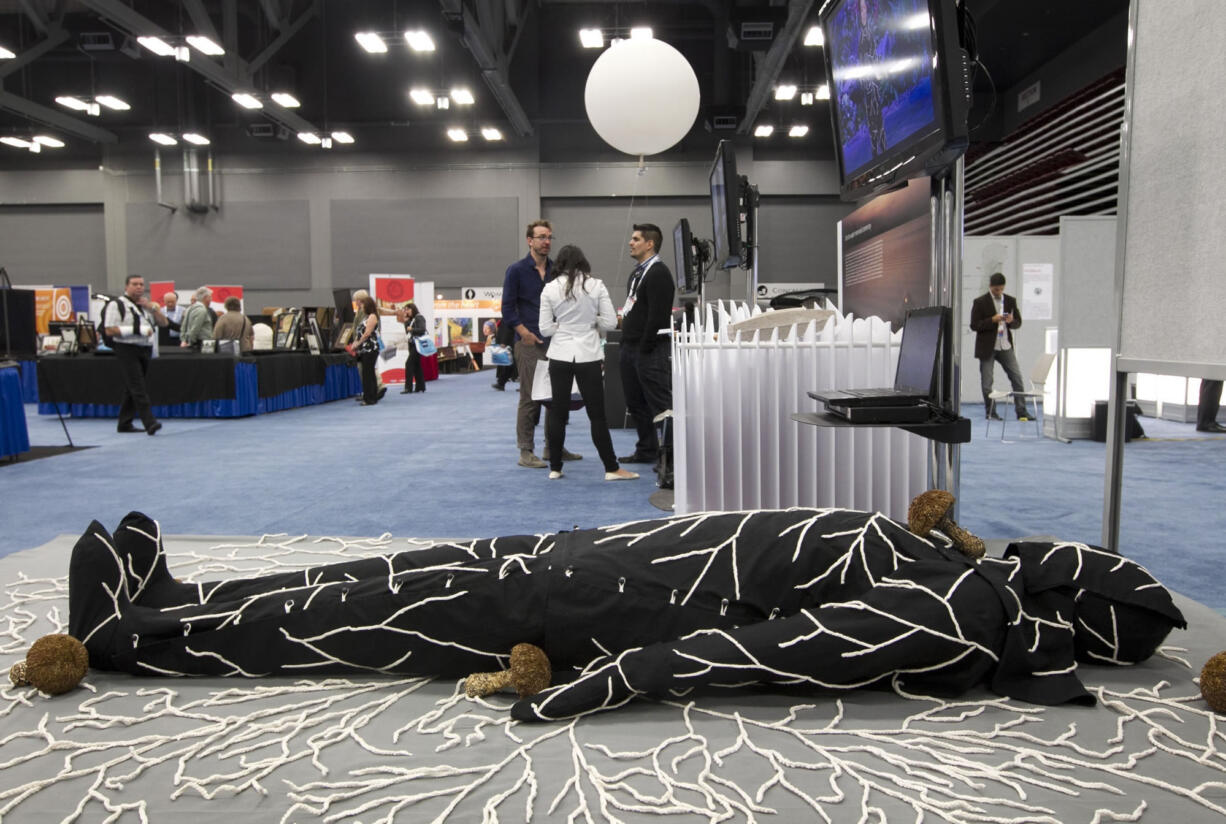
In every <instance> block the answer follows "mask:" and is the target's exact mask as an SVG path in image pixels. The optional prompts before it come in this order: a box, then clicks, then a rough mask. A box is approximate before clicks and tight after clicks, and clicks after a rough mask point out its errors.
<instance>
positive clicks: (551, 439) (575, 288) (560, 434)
mask: <svg viewBox="0 0 1226 824" xmlns="http://www.w3.org/2000/svg"><path fill="white" fill-rule="evenodd" d="M553 270H554V272H555V273H556V277H554V279H553V280H551V281H550V282H549V283H547V284H545V289H544V290H543V291H542V292H541V317H540V327H541V334H542V335H543V336H544V337H546V338H548V339H549V351H548V352H547V354H546V356H547V357H548V359H549V383H550V388H551V389H552V390H553V400H552V401H551V403H550V404H549V414H548V415H547V416H546V417H545V442H546V443H547V444H549V470H550V472H549V478H550V480H557V479H558V478H561V477H562V455H563V448H562V445H563V442H564V441H565V439H566V422H567V420H568V419H569V417H570V388H571V384H572V383H577V384H578V385H579V395H580V396H581V397H582V398H583V404H584V406H586V407H587V417H588V420H589V421H591V424H592V443H593V444H595V446H596V451H597V452H599V453H600V460H601V461H602V462H603V463H604V470H605V471H604V479H605V480H606V481H625V480H632V479H634V478H637V477H638V473H636V472H630V471H628V470H625V469H622V468H621V467H620V465H619V464H618V463H617V455H616V454H615V453H614V452H613V439H612V438H611V437H610V436H609V424H608V422H607V421H606V420H605V414H604V349H603V348H602V347H601V336H600V332H601V331H606V332H607V331H608V330H610V329H615V328H616V327H617V315H616V314H615V313H614V311H613V301H612V300H610V299H609V290H608V289H607V288H605V285H604V283H602V282H601V281H600V280H599V279H597V278H594V277H592V275H591V272H592V266H591V264H590V263H588V262H587V258H586V257H584V256H583V250H582V249H580V248H579V247H578V246H564V247H562V251H560V252H558V258H557V260H555V261H554V264H553Z"/></svg>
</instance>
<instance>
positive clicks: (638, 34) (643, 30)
mask: <svg viewBox="0 0 1226 824" xmlns="http://www.w3.org/2000/svg"><path fill="white" fill-rule="evenodd" d="M630 39H631V40H650V39H651V26H635V27H634V28H632V29H631V30H630Z"/></svg>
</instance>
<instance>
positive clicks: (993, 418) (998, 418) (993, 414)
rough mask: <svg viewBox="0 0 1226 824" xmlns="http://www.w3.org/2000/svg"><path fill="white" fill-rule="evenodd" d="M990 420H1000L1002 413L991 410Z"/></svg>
mask: <svg viewBox="0 0 1226 824" xmlns="http://www.w3.org/2000/svg"><path fill="white" fill-rule="evenodd" d="M988 420H990V421H998V420H1000V415H997V414H996V413H995V412H990V413H988Z"/></svg>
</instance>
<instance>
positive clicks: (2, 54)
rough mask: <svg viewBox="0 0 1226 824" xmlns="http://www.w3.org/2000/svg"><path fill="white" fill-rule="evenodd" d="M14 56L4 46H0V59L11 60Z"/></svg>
mask: <svg viewBox="0 0 1226 824" xmlns="http://www.w3.org/2000/svg"><path fill="white" fill-rule="evenodd" d="M16 56H17V55H16V54H14V53H13V52H11V51H9V50H8V49H6V48H4V46H0V60H12V59H13V58H14V57H16Z"/></svg>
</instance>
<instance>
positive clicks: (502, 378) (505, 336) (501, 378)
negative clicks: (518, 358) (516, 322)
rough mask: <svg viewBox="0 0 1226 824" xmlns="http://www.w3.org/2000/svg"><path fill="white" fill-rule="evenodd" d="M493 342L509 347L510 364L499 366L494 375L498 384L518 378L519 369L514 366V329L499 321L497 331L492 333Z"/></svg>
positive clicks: (504, 383) (501, 384)
mask: <svg viewBox="0 0 1226 824" xmlns="http://www.w3.org/2000/svg"><path fill="white" fill-rule="evenodd" d="M494 342H495V343H501V344H502V345H503V346H509V347H510V348H511V365H510V366H499V367H498V370H497V372H495V375H494V380H496V381H498V385H499V386H506V385H507V381H515V380H519V370H518V369H517V368H516V367H515V329H514V328H512V327H511V326H508V325H507V324H505V323H500V324H499V325H498V331H497V332H496V333H495V334H494Z"/></svg>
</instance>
